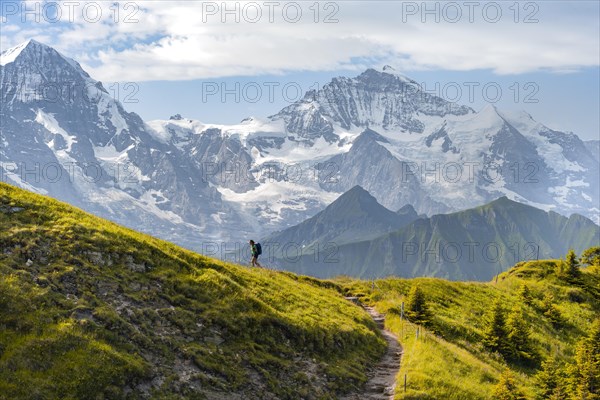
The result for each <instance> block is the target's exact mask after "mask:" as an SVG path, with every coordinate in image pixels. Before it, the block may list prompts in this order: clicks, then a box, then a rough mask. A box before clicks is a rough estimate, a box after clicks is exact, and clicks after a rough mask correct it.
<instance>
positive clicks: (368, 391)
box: [341, 298, 402, 400]
mask: <svg viewBox="0 0 600 400" xmlns="http://www.w3.org/2000/svg"><path fill="white" fill-rule="evenodd" d="M348 300H351V301H354V299H353V298H348ZM363 308H364V309H365V311H367V312H368V313H369V314H370V315H371V317H372V318H373V320H374V321H375V322H376V323H377V326H378V327H379V329H380V330H381V332H382V333H383V336H384V338H385V340H386V342H387V350H386V352H385V354H384V356H383V357H382V358H381V360H379V362H378V363H377V365H376V366H375V367H374V368H373V369H372V370H371V371H370V372H369V374H368V375H369V380H368V381H367V383H366V384H365V386H364V388H363V390H362V391H361V392H358V393H352V394H350V395H348V396H345V397H342V398H341V400H393V398H394V389H395V387H396V375H397V374H398V371H399V370H400V359H401V357H402V346H401V345H400V343H399V342H398V337H397V336H396V335H394V334H393V333H391V332H390V331H388V330H386V329H385V328H384V321H385V318H384V316H383V315H382V314H379V313H378V312H377V311H375V309H373V308H372V307H366V306H363Z"/></svg>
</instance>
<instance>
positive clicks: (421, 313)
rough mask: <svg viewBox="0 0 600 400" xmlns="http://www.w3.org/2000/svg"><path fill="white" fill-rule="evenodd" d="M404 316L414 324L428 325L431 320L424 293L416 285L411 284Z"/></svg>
mask: <svg viewBox="0 0 600 400" xmlns="http://www.w3.org/2000/svg"><path fill="white" fill-rule="evenodd" d="M405 313H406V317H407V318H408V319H409V321H411V322H414V323H416V324H421V325H428V324H430V322H431V312H430V310H429V306H428V305H427V300H426V298H425V294H424V293H423V291H422V290H421V288H420V287H419V286H418V285H416V284H415V285H413V286H412V288H411V289H410V292H409V294H408V300H407V302H406V310H405Z"/></svg>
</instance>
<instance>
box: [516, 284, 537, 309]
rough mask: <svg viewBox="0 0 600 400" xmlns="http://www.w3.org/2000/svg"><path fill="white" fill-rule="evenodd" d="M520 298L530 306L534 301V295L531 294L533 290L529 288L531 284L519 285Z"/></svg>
mask: <svg viewBox="0 0 600 400" xmlns="http://www.w3.org/2000/svg"><path fill="white" fill-rule="evenodd" d="M518 295H519V298H520V299H521V300H522V301H523V304H525V305H528V306H530V305H531V304H532V302H533V296H532V295H531V290H529V286H527V285H526V284H522V285H521V287H519V292H518Z"/></svg>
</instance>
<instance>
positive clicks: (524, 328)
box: [506, 303, 534, 361]
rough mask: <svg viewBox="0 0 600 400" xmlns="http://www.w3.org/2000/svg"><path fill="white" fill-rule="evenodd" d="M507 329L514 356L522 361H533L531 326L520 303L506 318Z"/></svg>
mask: <svg viewBox="0 0 600 400" xmlns="http://www.w3.org/2000/svg"><path fill="white" fill-rule="evenodd" d="M506 330H507V332H508V340H509V344H510V346H511V350H512V358H513V359H515V360H520V361H532V360H533V359H534V354H533V346H532V344H531V328H530V327H529V322H527V320H526V319H525V314H524V313H523V308H522V307H521V305H520V304H518V303H517V304H515V305H514V306H513V308H512V310H511V312H510V314H509V316H508V318H507V320H506Z"/></svg>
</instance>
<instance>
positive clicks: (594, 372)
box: [572, 318, 600, 400]
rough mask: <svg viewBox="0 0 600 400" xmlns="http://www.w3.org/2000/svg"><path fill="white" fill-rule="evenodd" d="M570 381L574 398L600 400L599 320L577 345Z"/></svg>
mask: <svg viewBox="0 0 600 400" xmlns="http://www.w3.org/2000/svg"><path fill="white" fill-rule="evenodd" d="M572 380H573V389H574V393H575V394H576V398H578V399H585V400H598V399H600V318H599V319H596V320H595V321H594V323H593V324H592V329H591V331H590V334H589V336H588V337H586V338H584V339H582V340H581V341H580V342H579V343H578V344H577V350H576V354H575V365H574V366H573V368H572Z"/></svg>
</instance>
